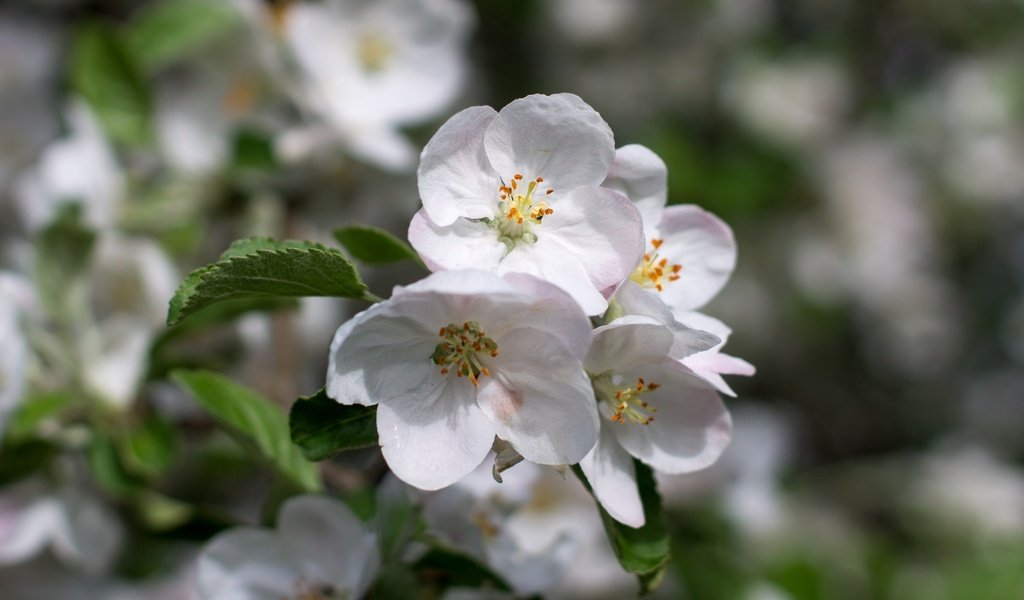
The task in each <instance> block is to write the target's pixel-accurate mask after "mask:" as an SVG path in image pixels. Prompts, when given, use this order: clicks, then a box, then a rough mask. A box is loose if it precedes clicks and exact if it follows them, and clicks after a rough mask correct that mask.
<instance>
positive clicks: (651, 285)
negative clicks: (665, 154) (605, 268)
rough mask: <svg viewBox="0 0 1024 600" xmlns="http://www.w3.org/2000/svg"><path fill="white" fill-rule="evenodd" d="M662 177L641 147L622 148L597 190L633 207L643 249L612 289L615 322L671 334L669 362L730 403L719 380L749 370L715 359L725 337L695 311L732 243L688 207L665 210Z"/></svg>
mask: <svg viewBox="0 0 1024 600" xmlns="http://www.w3.org/2000/svg"><path fill="white" fill-rule="evenodd" d="M667 175H668V169H667V168H666V166H665V163H664V162H663V161H662V160H661V159H660V158H659V157H658V155H656V154H655V153H654V152H652V151H651V150H649V149H647V148H645V147H643V146H638V145H629V146H623V147H622V148H619V149H618V150H617V151H616V153H615V162H614V163H613V164H612V167H611V170H610V171H609V174H608V179H606V180H605V182H604V185H605V186H607V187H610V188H613V189H617V190H620V191H622V192H623V193H624V194H626V195H627V196H629V198H630V199H631V200H633V201H634V203H635V204H636V206H637V209H638V210H639V211H640V215H641V217H642V218H643V224H644V236H645V238H646V240H647V244H648V246H647V252H646V253H645V254H644V255H643V259H642V260H641V261H640V264H639V266H638V267H637V268H636V270H635V271H634V272H633V273H632V275H631V276H630V279H631V281H627V282H625V283H624V284H623V285H622V286H620V287H619V288H618V291H617V292H616V296H615V298H616V301H617V302H618V303H619V307H620V308H621V309H622V311H623V314H626V315H641V316H646V317H651V318H654V319H656V320H658V321H660V322H661V323H663V324H664V325H666V326H668V327H669V328H670V329H672V330H673V332H674V333H675V334H676V342H675V344H674V346H673V348H672V351H671V355H672V357H673V358H676V359H680V360H682V361H683V363H684V364H686V365H687V366H688V367H690V368H691V369H693V370H694V371H695V372H696V373H697V374H698V375H700V376H701V377H703V378H705V379H706V380H707V381H709V382H710V383H711V384H712V385H714V386H715V387H716V388H718V390H719V391H721V392H723V393H726V394H729V395H731V396H735V395H736V394H735V393H734V392H733V391H732V389H731V388H730V387H729V386H728V384H727V383H726V382H725V380H724V379H723V378H722V375H753V374H754V367H753V366H752V365H751V364H750V363H748V362H746V361H745V360H742V359H740V358H736V357H733V356H730V355H728V354H724V353H722V352H721V350H722V347H723V346H724V345H725V343H726V341H727V340H728V337H729V334H730V333H731V330H730V329H729V328H728V327H727V326H726V325H725V324H724V323H722V322H721V321H719V320H718V319H715V318H713V317H709V316H707V315H704V314H702V313H700V312H697V311H696V309H698V308H700V307H702V306H703V305H704V304H706V303H707V302H708V301H709V300H711V299H712V298H713V297H714V296H715V295H717V294H718V292H719V291H720V290H721V289H722V287H723V286H725V284H726V282H727V281H728V280H729V277H730V276H731V275H732V270H733V268H734V266H735V264H736V243H735V240H734V239H733V235H732V230H731V229H730V228H729V226H728V225H726V224H725V223H724V222H723V221H722V220H721V219H719V218H718V217H716V216H714V215H712V214H711V213H708V212H707V211H705V210H703V209H701V208H699V207H697V206H694V205H678V206H670V207H667V208H666V207H665V203H666V198H667V184H666V179H667ZM644 290H646V292H645V291H644ZM645 295H646V296H649V297H645ZM666 307H667V308H668V309H669V310H666ZM695 331H704V332H705V336H703V337H701V336H695ZM712 338H717V342H713V343H712V344H710V345H707V346H704V347H698V346H696V345H694V344H695V343H697V342H700V343H702V344H707V343H708V341H709V340H711V339H712Z"/></svg>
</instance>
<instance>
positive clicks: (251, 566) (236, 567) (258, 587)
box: [197, 527, 299, 600]
mask: <svg viewBox="0 0 1024 600" xmlns="http://www.w3.org/2000/svg"><path fill="white" fill-rule="evenodd" d="M298 577H299V573H298V572H297V571H295V569H294V568H293V567H292V564H291V561H290V560H289V556H288V553H287V552H285V550H284V548H283V547H282V546H281V542H280V540H279V538H278V536H277V534H276V533H274V532H273V531H268V530H266V529H256V528H253V527H239V528H237V529H230V530H228V531H226V532H224V533H221V534H219V535H217V536H216V537H215V538H213V540H211V541H210V543H209V544H207V545H206V547H205V548H204V549H203V551H202V553H201V554H200V555H199V567H198V574H197V581H198V584H199V585H198V587H199V595H200V597H202V598H203V599H204V600H278V599H280V598H287V597H289V596H291V594H292V593H293V592H294V591H295V583H296V581H297V579H298Z"/></svg>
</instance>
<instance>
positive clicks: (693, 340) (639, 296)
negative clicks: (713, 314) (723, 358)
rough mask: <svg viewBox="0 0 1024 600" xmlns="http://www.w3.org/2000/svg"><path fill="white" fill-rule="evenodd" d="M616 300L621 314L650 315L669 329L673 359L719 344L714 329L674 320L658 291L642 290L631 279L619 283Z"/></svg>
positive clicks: (719, 340) (719, 341)
mask: <svg viewBox="0 0 1024 600" xmlns="http://www.w3.org/2000/svg"><path fill="white" fill-rule="evenodd" d="M615 300H616V302H618V304H619V308H620V309H622V314H623V315H635V316H643V317H649V318H652V319H654V320H655V321H658V322H659V323H661V324H663V325H665V326H666V327H668V328H669V329H670V330H672V334H673V336H674V340H673V342H672V349H671V350H670V351H669V354H670V355H671V356H672V358H676V359H679V358H683V357H685V356H690V355H692V354H694V353H697V352H703V351H705V350H710V349H712V348H715V347H718V346H721V344H722V340H721V339H720V336H719V334H718V333H717V330H715V329H705V328H703V327H700V326H699V325H696V324H694V323H685V324H684V323H682V322H680V321H677V320H676V317H675V315H674V314H673V313H672V309H670V308H669V307H668V305H667V304H665V302H664V301H663V300H662V299H661V295H660V294H658V293H657V292H654V291H648V290H645V289H643V288H641V287H640V286H639V285H637V284H636V283H634V282H633V281H625V282H624V283H623V284H622V285H621V286H619V289H618V290H616V292H615Z"/></svg>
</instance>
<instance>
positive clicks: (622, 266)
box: [537, 187, 644, 290]
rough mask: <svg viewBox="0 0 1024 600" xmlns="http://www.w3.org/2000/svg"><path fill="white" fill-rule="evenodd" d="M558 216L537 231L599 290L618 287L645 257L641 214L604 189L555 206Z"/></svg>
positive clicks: (587, 190) (583, 191)
mask: <svg viewBox="0 0 1024 600" xmlns="http://www.w3.org/2000/svg"><path fill="white" fill-rule="evenodd" d="M553 206H554V207H555V208H554V211H555V212H554V214H552V215H550V216H548V217H546V218H545V219H544V224H543V225H541V226H540V227H539V228H538V229H540V231H538V233H537V237H538V240H539V239H542V238H543V239H549V240H551V241H552V243H554V244H557V246H558V247H559V248H561V249H562V251H564V252H567V253H569V254H571V255H573V256H575V257H576V258H577V259H578V260H579V261H580V262H581V263H583V265H584V266H585V267H586V270H587V275H588V276H589V277H590V280H591V281H592V282H593V284H594V287H595V288H597V289H599V290H602V289H604V288H607V287H611V286H617V285H619V283H621V282H622V281H623V280H624V279H626V278H627V277H629V276H630V275H631V274H632V273H633V270H634V269H636V266H637V264H638V263H639V262H640V257H641V256H642V255H643V248H644V239H643V228H642V227H641V222H640V213H639V212H637V210H636V207H635V206H633V204H632V203H631V202H630V201H629V199H628V198H626V197H625V196H623V195H622V194H620V193H619V192H615V191H613V190H608V189H605V188H600V187H581V188H577V189H575V190H573V191H572V193H570V194H569V195H568V196H567V197H565V198H563V199H561V200H559V201H558V203H557V204H553Z"/></svg>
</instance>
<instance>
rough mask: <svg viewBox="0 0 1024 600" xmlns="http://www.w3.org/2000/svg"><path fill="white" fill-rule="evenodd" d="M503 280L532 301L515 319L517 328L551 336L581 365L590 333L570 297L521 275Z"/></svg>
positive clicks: (589, 325)
mask: <svg viewBox="0 0 1024 600" xmlns="http://www.w3.org/2000/svg"><path fill="white" fill-rule="evenodd" d="M503 279H505V281H507V282H508V283H509V284H511V285H512V286H513V287H514V288H515V289H516V290H518V291H519V292H521V293H524V294H526V295H527V296H529V297H530V298H531V299H532V302H531V304H530V306H529V307H528V308H526V309H525V310H524V311H523V313H522V314H517V315H516V319H515V321H516V323H517V325H519V326H526V327H532V328H534V329H539V330H541V331H546V332H548V333H550V334H552V335H554V336H555V337H557V338H558V339H559V340H561V341H562V343H563V344H564V345H565V349H566V350H568V351H569V353H570V354H572V356H573V357H574V358H575V359H576V360H577V361H580V362H582V361H583V359H584V358H585V357H586V355H587V351H588V349H589V348H590V342H591V338H592V337H593V330H592V329H591V324H590V319H588V318H587V315H586V314H584V313H583V310H582V309H581V308H580V305H579V304H578V303H577V302H576V301H575V300H573V299H572V296H570V295H569V294H567V293H566V292H565V291H563V290H562V289H561V288H560V287H558V286H556V285H554V284H552V283H549V282H547V281H544V280H543V279H540V278H538V277H534V276H532V275H526V274H524V273H508V274H506V275H504V276H503ZM495 333H498V332H497V331H495Z"/></svg>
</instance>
